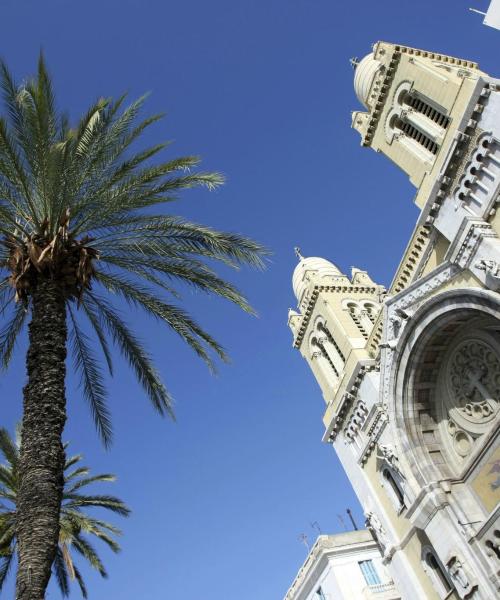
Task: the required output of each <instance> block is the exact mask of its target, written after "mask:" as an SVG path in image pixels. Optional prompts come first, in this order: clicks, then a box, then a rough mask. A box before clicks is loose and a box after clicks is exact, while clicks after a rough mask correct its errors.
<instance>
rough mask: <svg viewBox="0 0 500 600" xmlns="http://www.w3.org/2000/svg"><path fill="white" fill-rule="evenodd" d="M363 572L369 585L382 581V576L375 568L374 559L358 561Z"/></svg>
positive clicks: (378, 583)
mask: <svg viewBox="0 0 500 600" xmlns="http://www.w3.org/2000/svg"><path fill="white" fill-rule="evenodd" d="M358 564H359V568H360V569H361V572H362V573H363V577H364V578H365V581H366V583H367V584H368V585H380V584H381V583H382V582H381V581H380V577H379V576H378V573H377V571H376V570H375V566H374V564H373V561H371V560H362V561H361V562H359V563H358Z"/></svg>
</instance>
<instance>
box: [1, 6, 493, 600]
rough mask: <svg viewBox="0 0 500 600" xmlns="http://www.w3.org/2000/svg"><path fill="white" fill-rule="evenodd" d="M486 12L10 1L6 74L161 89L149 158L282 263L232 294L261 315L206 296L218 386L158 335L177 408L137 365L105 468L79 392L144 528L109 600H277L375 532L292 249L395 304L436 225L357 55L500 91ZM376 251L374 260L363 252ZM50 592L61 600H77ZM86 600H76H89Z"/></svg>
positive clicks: (14, 396) (91, 456)
mask: <svg viewBox="0 0 500 600" xmlns="http://www.w3.org/2000/svg"><path fill="white" fill-rule="evenodd" d="M487 4H488V3H487V1H486V0H453V1H452V0H441V1H436V0H432V1H431V0H420V2H417V3H415V2H414V1H409V0H384V1H378V2H376V1H373V0H362V1H358V2H339V1H337V0H329V1H328V0H191V1H190V2H182V1H181V2H172V1H169V0H141V1H139V0H100V1H96V0H85V1H81V2H75V1H73V2H69V1H68V0H43V2H41V1H40V0H37V1H35V0H32V1H27V0H4V1H3V2H2V8H1V13H0V14H1V18H2V25H3V26H2V35H1V38H0V54H1V55H2V56H3V57H4V59H6V60H7V61H8V63H9V64H10V66H11V68H12V69H13V70H14V71H15V73H16V74H17V75H18V76H19V77H22V76H25V75H27V74H29V73H31V72H32V71H33V68H34V66H35V64H36V58H37V54H38V51H39V49H40V48H41V47H43V49H44V51H45V53H46V57H47V60H48V63H49V65H50V68H51V71H52V73H53V75H54V79H55V82H56V87H57V91H58V95H59V102H60V105H61V106H62V107H65V108H68V109H69V110H70V111H71V113H72V114H73V115H76V114H79V113H80V112H82V111H83V110H84V109H85V108H86V106H87V105H88V104H89V103H90V102H91V101H92V100H94V99H95V98H96V97H98V96H102V95H105V96H107V95H118V94H119V93H121V92H122V91H123V90H129V91H130V94H131V96H133V97H134V96H138V95H140V94H142V93H143V92H144V91H147V90H150V91H152V96H151V99H150V101H149V102H148V110H149V111H151V112H153V111H163V110H166V111H167V112H168V119H167V120H166V121H164V122H163V123H162V124H160V125H158V126H157V127H156V128H155V129H154V130H152V132H151V133H150V134H149V141H151V142H156V141H160V140H164V139H173V140H175V144H174V145H173V146H172V149H171V151H170V152H171V154H170V155H172V156H173V155H175V154H177V155H180V154H184V153H198V154H201V155H202V156H203V158H204V166H205V167H206V168H210V169H217V170H221V171H223V172H224V173H225V174H226V175H227V178H228V183H227V185H226V186H225V187H224V189H222V190H220V191H218V192H217V193H213V194H208V193H205V192H189V193H186V194H185V196H184V198H183V200H182V201H180V202H179V203H177V204H176V205H175V206H172V209H173V210H175V212H176V213H177V214H180V215H184V216H186V217H189V218H192V219H195V220H198V221H201V222H206V223H208V224H210V225H212V226H215V227H219V228H225V229H230V230H234V231H238V232H243V233H246V234H249V235H251V236H253V237H255V238H257V239H259V240H261V241H262V242H264V243H266V244H267V245H268V246H269V247H270V248H271V249H272V250H273V252H274V256H273V258H272V263H271V265H270V268H269V269H268V271H267V272H265V273H264V274H259V273H252V272H249V271H243V272H241V273H239V274H237V275H236V276H235V277H233V276H232V277H233V278H234V281H236V282H237V283H238V284H240V285H241V287H242V288H243V289H244V290H245V291H246V292H247V293H248V295H249V297H250V298H251V301H252V303H253V304H254V305H255V307H256V308H257V310H258V312H259V314H260V317H259V318H258V319H252V318H250V317H248V316H246V315H244V314H240V313H239V312H238V311H237V310H236V309H234V308H232V307H230V306H228V305H226V304H223V303H221V302H218V301H215V300H211V299H208V298H206V297H199V296H193V295H187V296H186V304H187V306H188V307H189V308H190V309H191V310H192V311H193V312H194V313H195V315H197V316H198V317H199V319H200V320H201V321H202V322H203V324H204V325H206V326H207V328H209V330H210V331H212V332H213V333H214V334H215V335H216V337H218V338H219V339H220V340H221V341H222V342H223V343H224V344H225V346H226V347H227V348H228V349H229V350H230V352H231V355H232V358H233V364H232V365H231V366H229V367H222V368H221V370H220V374H219V376H218V377H217V378H214V377H212V376H210V375H209V373H208V372H207V371H206V369H205V367H204V366H203V365H202V364H199V363H198V362H197V360H196V359H195V358H194V357H193V356H192V355H191V354H190V353H189V352H188V351H187V350H186V349H185V348H183V347H182V346H181V345H180V343H179V342H178V340H177V339H176V338H175V337H174V336H172V335H169V334H166V333H164V332H160V331H159V330H158V328H157V326H156V325H155V324H153V323H151V322H147V321H145V320H144V319H143V317H142V316H141V315H136V314H133V313H130V318H131V319H133V321H134V323H135V324H136V326H137V328H138V329H139V331H140V332H141V334H142V335H143V337H145V338H147V339H148V340H149V341H150V346H151V347H152V349H153V350H154V352H155V354H156V356H157V358H158V364H159V366H160V369H161V372H162V373H163V375H164V379H165V381H166V382H167V384H168V386H169V388H170V390H171V391H172V392H173V394H174V396H175V398H176V402H177V416H178V422H177V423H176V424H172V423H170V422H167V421H162V420H161V419H159V418H157V416H156V415H155V414H154V413H153V411H152V409H151V408H150V406H149V405H148V403H147V401H146V400H145V399H144V398H143V397H142V394H141V392H140V390H139V389H138V387H137V386H136V384H135V382H134V381H133V378H132V376H131V374H130V373H129V372H128V371H127V369H126V368H125V366H123V365H122V368H121V369H119V370H118V373H117V376H116V379H115V380H114V381H112V382H111V383H110V406H111V409H112V412H113V417H114V428H115V443H114V445H113V447H112V449H111V451H109V452H104V451H103V450H102V448H101V447H100V445H99V441H98V439H97V436H96V434H95V433H94V430H93V427H92V424H91V422H90V419H89V417H88V413H87V410H86V406H85V405H84V403H83V402H82V401H81V399H80V397H79V394H78V392H77V390H76V389H75V386H74V381H73V380H72V378H70V381H69V386H68V388H69V389H68V393H69V397H70V399H69V422H68V426H67V429H66V434H65V436H66V439H69V440H71V442H72V448H73V450H75V451H81V452H83V453H85V455H86V457H87V460H88V463H89V464H90V465H91V466H92V467H93V469H95V470H101V471H112V472H115V473H117V475H118V476H119V482H118V483H117V484H116V485H115V486H114V492H115V493H117V494H119V495H121V496H122V497H123V498H124V499H125V500H126V501H127V502H128V503H129V504H130V505H131V507H132V508H133V515H132V516H131V517H130V519H128V520H126V521H123V520H122V522H121V523H120V525H122V526H123V529H124V532H125V534H124V537H123V539H122V544H123V552H122V554H121V555H119V556H117V557H114V556H110V555H109V553H107V552H106V551H105V550H103V551H102V555H103V558H104V559H105V563H106V564H107V566H108V569H109V572H110V579H109V580H108V581H102V580H100V578H99V577H98V576H94V575H93V574H90V573H89V572H88V571H86V577H87V580H88V584H89V590H90V595H91V598H94V599H98V600H104V599H110V598H113V599H114V598H116V599H119V600H136V599H137V598H145V599H147V600H149V599H154V600H160V599H165V600H180V599H181V598H182V599H196V600H233V599H236V598H237V599H238V600H279V599H280V598H281V597H282V596H283V595H284V593H285V591H286V589H287V588H288V586H289V584H290V583H291V581H292V580H293V577H294V575H295V574H296V572H297V570H298V568H299V566H300V564H301V563H302V561H303V559H304V558H305V554H306V550H305V548H304V546H303V545H302V544H301V543H300V542H299V541H298V539H297V538H298V536H299V534H300V533H302V532H304V533H306V534H307V535H308V536H309V538H310V539H311V540H313V539H314V537H315V534H316V532H315V530H314V529H312V528H311V526H310V523H311V522H314V521H317V522H318V523H319V524H320V526H321V528H322V530H323V531H324V532H335V531H341V530H342V526H341V525H340V523H339V520H338V518H337V514H340V513H344V514H345V509H346V507H348V506H351V507H353V509H354V512H355V515H356V518H357V519H358V522H361V520H362V519H361V513H360V510H359V508H358V505H357V503H356V500H355V498H354V495H353V493H352V491H351V489H350V487H349V484H348V482H347V480H346V478H345V476H344V474H343V472H342V470H341V468H340V466H339V464H338V462H337V460H336V458H335V455H334V452H333V451H332V449H331V448H330V447H328V446H326V445H324V444H322V443H321V441H320V440H321V436H322V432H323V427H322V422H321V416H322V412H323V408H324V406H323V401H322V399H321V395H320V392H319V388H317V386H316V383H315V382H314V380H313V378H312V375H311V373H310V372H309V370H308V368H307V366H306V364H305V361H303V360H302V359H301V358H300V356H299V354H298V353H297V352H295V351H293V350H292V348H291V335H290V333H289V331H288V329H287V326H286V317H287V309H288V307H289V306H294V305H295V299H294V298H293V294H292V291H291V273H292V270H293V268H294V266H295V257H294V254H293V246H294V245H297V244H298V245H300V246H301V247H302V250H303V253H304V254H305V255H309V256H311V255H319V256H324V257H328V258H330V259H331V260H333V261H335V262H336V263H337V264H338V265H339V266H340V267H341V268H343V269H345V270H348V269H349V267H350V266H351V265H356V266H357V267H360V268H364V269H368V270H369V272H370V274H371V275H372V277H373V278H374V279H375V280H377V281H379V282H381V283H383V284H386V285H387V284H389V282H390V280H391V277H392V274H393V272H394V270H395V267H396V265H397V264H398V262H399V259H400V256H401V254H402V251H403V249H404V246H405V245H406V242H407V240H408V238H409V235H410V232H411V230H412V228H413V225H414V223H415V220H416V218H417V212H416V209H415V207H414V206H413V203H412V198H413V195H414V191H413V189H412V188H411V186H410V184H409V183H408V182H407V180H406V178H405V176H404V175H403V174H402V173H399V172H398V171H397V169H396V168H395V167H393V166H392V165H391V164H389V162H388V161H387V160H386V159H384V158H383V157H382V156H379V155H377V154H375V153H374V152H372V151H369V150H366V149H362V148H360V146H359V136H358V134H357V133H356V132H354V131H353V130H351V129H350V111H351V110H353V109H357V108H358V102H357V100H356V98H355V96H354V92H353V87H352V77H353V72H352V69H351V67H350V65H349V62H348V60H349V58H350V57H351V56H360V57H362V56H363V55H365V54H366V53H367V52H369V50H370V47H371V45H372V44H373V43H374V42H376V41H377V40H379V39H383V40H387V41H394V42H399V43H402V44H406V45H409V46H415V47H420V48H426V49H432V50H436V51H439V52H443V53H448V54H452V55H457V56H461V57H464V58H468V59H473V60H478V61H479V62H480V64H481V66H482V67H483V68H484V69H485V70H486V71H489V72H490V73H491V74H493V75H495V74H496V75H500V65H499V64H498V56H499V55H500V54H499V49H500V32H497V31H495V30H492V29H489V28H487V27H484V26H483V25H482V23H481V18H480V17H479V15H474V14H472V13H469V11H468V6H469V5H474V6H475V7H476V8H480V9H485V8H486V6H487ZM354 239H356V242H355V243H354V242H353V240H354ZM23 351H24V348H21V347H19V349H18V353H17V356H16V360H15V361H14V364H13V367H12V369H11V371H10V372H9V373H8V374H7V375H3V376H2V377H1V379H0V394H1V398H2V419H1V423H2V425H4V426H8V427H13V426H14V423H15V422H16V420H17V419H18V417H19V414H20V406H21V386H22V383H23V381H24V377H25V375H24V363H23V361H24V358H23ZM6 597H11V592H10V589H9V590H7V591H6ZM57 597H59V593H58V591H57V590H53V589H52V590H51V592H50V594H49V596H48V598H57ZM74 597H78V592H77V591H76V590H75V593H74Z"/></svg>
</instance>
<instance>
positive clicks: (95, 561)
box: [72, 535, 108, 578]
mask: <svg viewBox="0 0 500 600" xmlns="http://www.w3.org/2000/svg"><path fill="white" fill-rule="evenodd" d="M72 546H73V548H75V550H76V551H77V552H79V553H80V554H81V555H82V556H83V557H84V558H85V559H86V560H87V561H88V562H89V563H90V564H91V565H92V567H94V569H96V570H97V571H99V574H100V575H101V576H102V577H105V578H107V576H108V573H107V572H106V569H105V568H104V565H103V564H102V562H101V559H100V558H99V555H98V554H97V552H96V551H95V550H94V547H93V546H92V544H91V543H90V542H88V541H87V540H86V539H85V538H83V537H82V536H80V535H75V536H74V538H73V543H72Z"/></svg>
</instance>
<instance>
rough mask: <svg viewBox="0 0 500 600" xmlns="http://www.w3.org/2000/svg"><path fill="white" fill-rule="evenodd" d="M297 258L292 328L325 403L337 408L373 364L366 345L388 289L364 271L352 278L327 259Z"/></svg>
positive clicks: (297, 345) (295, 339)
mask: <svg viewBox="0 0 500 600" xmlns="http://www.w3.org/2000/svg"><path fill="white" fill-rule="evenodd" d="M298 256H299V259H300V260H299V264H298V265H297V266H296V267H295V271H294V273H293V280H292V281H293V291H294V293H295V296H296V298H297V302H298V311H295V310H292V309H290V310H289V313H288V325H289V327H290V329H291V330H292V333H293V337H294V342H293V343H294V347H295V348H297V349H299V350H300V352H301V354H302V356H303V357H304V358H305V359H306V360H307V362H308V364H309V366H310V367H311V370H312V372H313V374H314V376H315V378H316V380H317V381H318V383H319V385H320V387H321V390H322V392H323V397H324V400H325V402H326V404H327V405H333V404H334V403H335V398H336V397H337V396H339V395H341V394H342V390H344V389H345V388H346V385H347V382H348V381H349V379H350V377H351V375H352V372H353V370H354V369H356V368H359V367H360V366H362V365H364V364H367V363H368V362H370V357H369V355H368V352H367V350H366V342H367V339H368V337H369V335H370V333H371V330H372V328H373V324H374V323H375V320H376V318H377V316H378V313H379V311H380V301H381V295H382V293H383V292H384V291H385V288H384V287H383V286H381V285H377V284H376V283H375V282H374V281H372V279H371V278H370V276H369V275H368V273H367V272H366V271H362V270H361V269H357V268H353V269H352V272H351V277H348V276H347V275H345V274H344V273H342V272H341V271H340V269H339V268H338V267H337V266H336V265H334V264H333V263H331V262H329V261H328V260H325V259H323V258H318V257H309V258H304V257H302V256H301V255H300V253H298Z"/></svg>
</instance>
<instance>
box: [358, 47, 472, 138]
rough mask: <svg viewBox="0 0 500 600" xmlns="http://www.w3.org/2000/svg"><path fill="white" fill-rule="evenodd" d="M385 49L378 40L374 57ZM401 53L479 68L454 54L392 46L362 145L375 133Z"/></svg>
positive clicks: (469, 67) (447, 63) (378, 55)
mask: <svg viewBox="0 0 500 600" xmlns="http://www.w3.org/2000/svg"><path fill="white" fill-rule="evenodd" d="M384 51H385V47H384V43H383V42H379V43H378V44H377V45H376V47H375V52H374V54H375V58H376V59H377V58H379V57H380V55H381V54H382V52H384ZM402 55H409V56H418V57H422V58H429V59H431V60H433V61H434V62H440V63H443V64H446V65H454V66H460V67H464V68H467V69H473V70H477V69H478V68H479V66H478V64H477V63H475V62H472V61H469V60H464V59H461V58H455V57H454V56H448V55H446V54H439V53H436V52H428V51H427V50H419V49H418V48H411V47H409V46H400V45H396V46H394V50H393V53H392V56H391V58H390V61H389V63H388V65H387V69H386V72H385V77H384V80H383V82H382V85H381V89H380V92H379V95H378V96H377V99H376V100H375V103H374V106H373V108H372V109H371V110H370V112H369V115H370V120H369V121H368V127H367V130H366V134H365V135H364V137H363V139H362V141H361V144H362V145H363V146H369V145H370V143H371V141H372V139H373V136H374V134H375V130H376V128H377V124H378V121H379V119H380V117H381V115H382V111H383V108H384V104H385V101H386V98H387V94H388V93H389V89H390V86H391V83H392V80H393V79H394V75H395V73H396V67H397V64H398V62H399V60H400V58H401V56H402Z"/></svg>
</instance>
